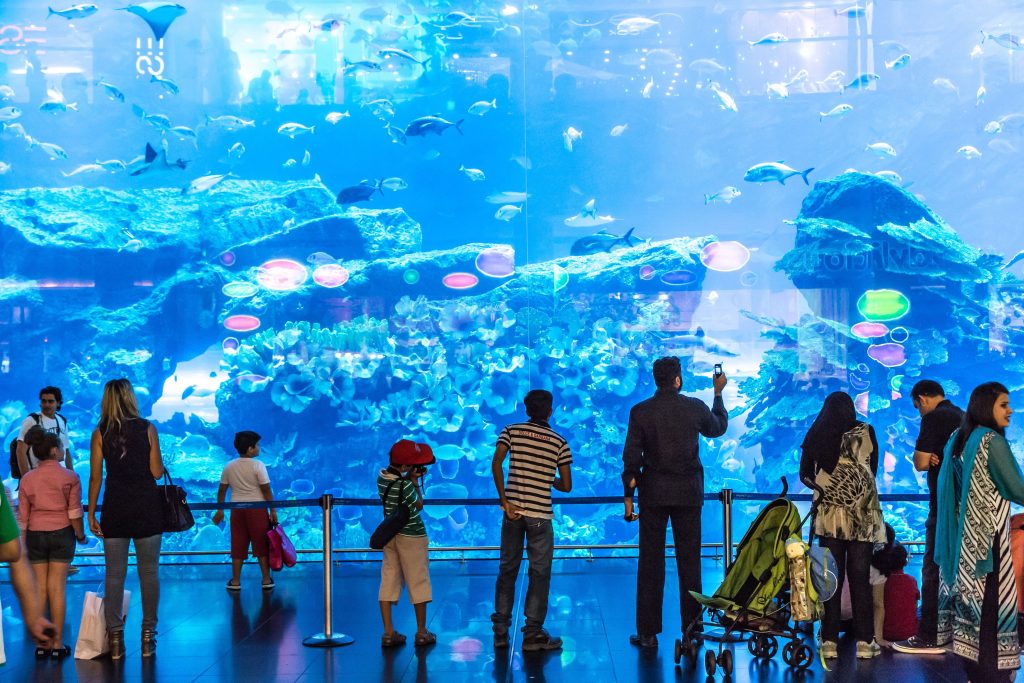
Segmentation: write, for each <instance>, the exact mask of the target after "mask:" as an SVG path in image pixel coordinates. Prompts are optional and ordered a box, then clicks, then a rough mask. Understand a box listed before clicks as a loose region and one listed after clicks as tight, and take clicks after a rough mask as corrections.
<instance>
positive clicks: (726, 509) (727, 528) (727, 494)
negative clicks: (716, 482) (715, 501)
mask: <svg viewBox="0 0 1024 683" xmlns="http://www.w3.org/2000/svg"><path fill="white" fill-rule="evenodd" d="M718 497H719V500H721V501H722V546H723V547H722V556H723V557H724V558H725V571H729V567H731V566H732V489H722V492H721V493H720V494H718Z"/></svg>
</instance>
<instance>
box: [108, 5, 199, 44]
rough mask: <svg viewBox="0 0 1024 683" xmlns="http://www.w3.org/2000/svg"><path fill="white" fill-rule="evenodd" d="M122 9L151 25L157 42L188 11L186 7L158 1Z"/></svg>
mask: <svg viewBox="0 0 1024 683" xmlns="http://www.w3.org/2000/svg"><path fill="white" fill-rule="evenodd" d="M120 9H123V10H127V11H128V12H131V13H132V14H134V15H136V16H138V17H140V18H141V19H142V20H143V21H145V22H146V23H147V24H149V27H150V28H151V29H153V35H154V36H155V37H156V39H157V40H160V39H161V38H163V37H164V34H165V33H167V29H169V28H170V27H171V24H173V23H174V20H175V19H177V18H178V17H180V16H181V15H183V14H184V13H185V11H186V10H185V8H184V7H182V6H181V5H178V4H176V3H173V2H159V1H158V0H152V1H151V2H140V3H139V4H137V5H130V6H128V7H121V8H120Z"/></svg>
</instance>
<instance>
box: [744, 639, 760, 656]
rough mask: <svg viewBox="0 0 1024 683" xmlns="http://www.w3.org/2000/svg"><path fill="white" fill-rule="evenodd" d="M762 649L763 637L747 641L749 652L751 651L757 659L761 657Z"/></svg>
mask: <svg viewBox="0 0 1024 683" xmlns="http://www.w3.org/2000/svg"><path fill="white" fill-rule="evenodd" d="M762 647H763V645H762V640H761V636H758V635H755V636H754V637H753V638H751V639H750V640H748V641H747V650H749V651H750V654H752V655H754V656H755V657H758V658H760V657H761V648H762Z"/></svg>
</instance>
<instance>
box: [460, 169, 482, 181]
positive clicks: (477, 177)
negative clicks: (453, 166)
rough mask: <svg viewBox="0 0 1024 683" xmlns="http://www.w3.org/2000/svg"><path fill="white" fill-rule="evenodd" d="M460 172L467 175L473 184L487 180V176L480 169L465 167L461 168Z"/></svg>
mask: <svg viewBox="0 0 1024 683" xmlns="http://www.w3.org/2000/svg"><path fill="white" fill-rule="evenodd" d="M459 170H460V171H462V172H463V173H465V174H466V177H467V178H469V179H470V180H472V181H473V182H479V181H481V180H487V176H485V175H484V172H483V171H481V170H480V169H479V168H466V166H465V165H462V166H459Z"/></svg>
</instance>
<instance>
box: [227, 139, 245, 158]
mask: <svg viewBox="0 0 1024 683" xmlns="http://www.w3.org/2000/svg"><path fill="white" fill-rule="evenodd" d="M243 154H245V145H243V144H242V143H241V142H236V143H235V144H233V145H231V147H229V148H228V159H231V160H232V161H238V160H239V159H241V158H242V155H243Z"/></svg>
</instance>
